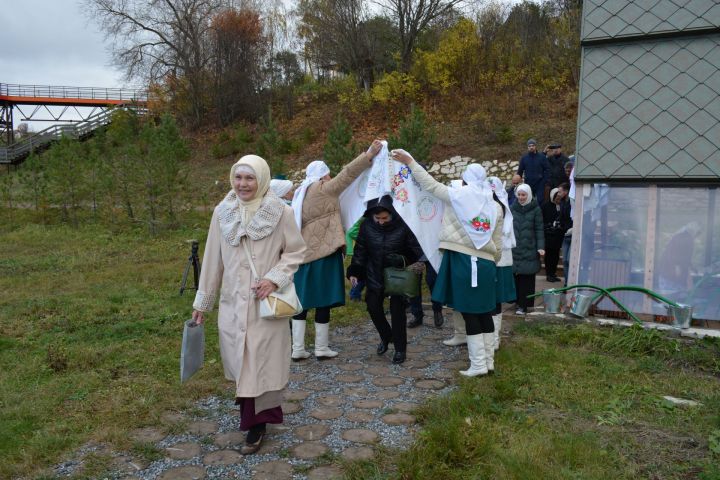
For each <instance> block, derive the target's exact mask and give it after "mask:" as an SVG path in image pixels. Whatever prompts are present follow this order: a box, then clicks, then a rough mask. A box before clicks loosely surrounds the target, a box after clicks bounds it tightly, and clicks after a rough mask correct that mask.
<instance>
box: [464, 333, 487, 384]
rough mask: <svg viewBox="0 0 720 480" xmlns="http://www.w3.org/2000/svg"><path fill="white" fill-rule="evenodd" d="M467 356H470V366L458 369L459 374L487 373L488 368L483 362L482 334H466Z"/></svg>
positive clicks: (472, 375) (468, 375)
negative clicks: (465, 368)
mask: <svg viewBox="0 0 720 480" xmlns="http://www.w3.org/2000/svg"><path fill="white" fill-rule="evenodd" d="M467 347H468V357H469V358H470V368H469V369H467V370H460V375H465V376H466V377H477V376H478V375H487V373H488V369H487V365H486V363H485V356H486V353H485V344H484V343H483V334H482V333H479V334H477V335H467Z"/></svg>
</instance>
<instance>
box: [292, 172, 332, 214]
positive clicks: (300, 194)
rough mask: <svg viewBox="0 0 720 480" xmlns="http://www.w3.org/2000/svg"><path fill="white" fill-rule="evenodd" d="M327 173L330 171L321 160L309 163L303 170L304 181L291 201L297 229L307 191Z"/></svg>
mask: <svg viewBox="0 0 720 480" xmlns="http://www.w3.org/2000/svg"><path fill="white" fill-rule="evenodd" d="M329 173H330V169H329V168H328V166H327V165H326V164H325V162H323V161H322V160H315V161H314V162H310V165H308V166H307V168H306V169H305V180H303V181H302V183H301V184H300V186H299V187H298V189H297V190H295V194H294V195H293V200H292V209H293V210H294V211H295V223H297V226H298V228H302V207H303V202H304V201H305V194H306V193H307V189H308V188H309V187H310V185H312V184H313V183H315V182H317V181H319V180H320V179H321V178H323V177H324V176H325V175H328V174H329Z"/></svg>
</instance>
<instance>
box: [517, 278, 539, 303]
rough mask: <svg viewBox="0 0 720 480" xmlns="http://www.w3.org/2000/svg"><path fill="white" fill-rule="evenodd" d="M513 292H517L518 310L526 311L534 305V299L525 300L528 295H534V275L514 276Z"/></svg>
mask: <svg viewBox="0 0 720 480" xmlns="http://www.w3.org/2000/svg"><path fill="white" fill-rule="evenodd" d="M515 291H516V292H517V304H518V308H521V309H523V310H524V311H527V309H528V308H529V307H532V306H534V305H535V299H534V298H527V296H528V295H532V294H533V293H535V274H534V273H533V274H532V275H520V274H516V275H515Z"/></svg>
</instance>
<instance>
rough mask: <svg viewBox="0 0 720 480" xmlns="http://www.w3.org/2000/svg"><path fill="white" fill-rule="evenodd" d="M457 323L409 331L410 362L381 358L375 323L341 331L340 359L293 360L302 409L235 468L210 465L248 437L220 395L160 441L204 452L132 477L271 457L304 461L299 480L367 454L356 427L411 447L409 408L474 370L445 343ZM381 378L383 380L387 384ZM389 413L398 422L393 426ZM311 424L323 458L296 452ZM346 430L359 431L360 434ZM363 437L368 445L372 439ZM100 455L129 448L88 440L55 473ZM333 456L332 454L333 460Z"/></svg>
mask: <svg viewBox="0 0 720 480" xmlns="http://www.w3.org/2000/svg"><path fill="white" fill-rule="evenodd" d="M451 323H452V322H446V324H445V326H444V328H443V329H442V330H440V329H435V328H433V327H432V326H427V325H425V326H422V327H419V328H416V329H409V330H408V360H407V361H406V363H405V364H404V365H393V364H392V363H391V359H392V353H393V352H392V348H391V349H390V350H389V351H388V352H387V353H386V354H385V355H382V356H378V355H376V353H375V348H376V344H377V333H376V332H375V329H374V327H373V326H372V324H370V322H368V323H367V324H365V325H355V326H352V327H345V328H342V329H337V330H334V331H333V332H332V333H331V339H330V346H331V348H334V349H336V350H337V351H339V352H340V355H339V356H338V357H336V358H334V359H332V360H327V361H322V362H321V361H317V360H315V359H314V358H310V359H308V360H306V361H303V362H292V364H291V366H290V371H291V375H290V382H289V383H288V387H287V391H288V392H289V399H291V402H290V403H292V404H296V405H297V406H298V407H301V408H300V409H299V411H297V412H295V413H288V412H286V414H285V422H284V424H283V425H269V426H268V435H267V437H266V440H265V444H264V445H263V447H262V448H261V450H260V451H259V452H258V453H256V454H254V455H248V456H244V457H242V456H239V455H238V456H237V457H236V458H237V459H238V463H232V464H229V465H225V464H222V462H218V464H213V462H206V463H210V464H209V465H205V464H204V463H203V459H204V458H205V457H206V456H207V455H208V454H210V453H213V452H219V453H217V454H215V455H214V456H218V455H221V454H222V452H220V451H221V450H231V449H239V448H240V446H241V444H235V442H236V441H237V440H242V437H240V436H236V435H232V434H231V433H232V432H238V431H239V426H240V418H239V415H238V407H236V406H235V404H234V400H233V399H231V398H221V397H216V396H213V397H208V398H205V399H203V400H201V401H199V402H197V403H196V404H195V405H194V408H192V409H191V411H192V413H193V415H194V416H190V414H185V415H184V417H183V418H184V420H186V421H187V425H188V428H187V430H186V431H185V432H184V433H182V434H178V435H167V436H165V437H164V438H162V439H161V440H159V441H157V442H154V443H153V445H154V446H155V447H156V448H158V449H159V450H160V451H161V452H166V450H165V449H167V448H170V449H173V448H179V447H174V446H175V445H179V446H182V445H183V444H187V443H194V444H197V445H199V446H200V452H199V454H198V455H197V456H195V457H193V458H188V459H172V458H169V457H165V458H162V459H160V460H157V461H154V462H152V463H150V464H149V465H148V464H147V463H143V462H141V461H140V462H137V464H138V465H140V466H141V467H142V469H141V470H139V471H136V472H133V475H134V476H135V477H136V478H139V479H141V480H158V479H159V478H160V477H161V476H162V474H163V473H165V472H167V471H168V470H170V469H173V468H178V467H191V466H194V467H199V468H202V469H204V471H205V478H207V479H227V478H252V474H253V471H254V470H255V469H256V468H257V467H258V466H259V468H260V471H261V472H262V471H266V470H267V469H268V468H271V467H277V465H279V463H278V464H268V462H283V463H285V464H289V465H290V466H292V467H299V466H302V467H303V468H302V469H301V470H302V471H303V473H293V474H292V478H293V479H295V480H305V479H307V478H308V475H309V473H308V472H310V471H311V469H310V467H314V466H316V465H320V464H327V463H328V462H329V461H331V460H332V457H333V456H340V455H341V454H342V453H343V452H349V453H353V452H361V453H362V455H364V456H367V454H368V448H372V446H371V445H367V443H362V442H361V441H351V440H347V439H346V438H354V439H358V436H357V432H358V431H365V430H369V431H371V432H374V433H375V434H377V444H379V445H383V446H385V447H389V448H393V449H405V448H408V447H409V446H410V445H411V444H412V442H413V440H414V434H415V432H416V431H417V430H418V428H419V426H418V425H417V424H416V423H414V422H413V421H412V420H413V417H412V416H410V415H407V414H406V413H407V412H408V411H410V410H412V406H413V405H415V404H417V405H420V404H422V402H423V401H424V400H425V399H428V398H433V397H436V396H439V395H446V394H447V393H448V392H450V391H451V390H453V389H454V388H456V387H455V386H454V385H453V384H454V381H453V378H454V376H455V374H456V373H455V370H457V368H456V365H459V364H460V363H463V368H467V365H465V362H467V352H466V350H465V349H464V348H458V347H447V346H445V345H443V344H442V339H443V338H446V337H449V336H450V335H451V334H452V325H451ZM448 364H451V366H450V367H449V366H448ZM388 378H394V379H396V380H394V381H391V382H387V381H380V382H378V379H388ZM376 383H380V386H378V385H376ZM386 383H392V384H393V385H385V384H386ZM394 383H397V385H394ZM418 384H419V385H418ZM422 387H425V388H422ZM287 401H288V399H286V402H287ZM328 409H337V410H338V411H339V412H340V416H339V417H337V418H333V419H328V420H318V419H317V418H313V417H312V416H311V414H312V413H313V412H316V411H318V410H328ZM388 416H389V417H388ZM388 418H390V419H391V420H392V421H390V422H389V423H388ZM383 420H385V421H383ZM310 425H320V426H321V427H317V428H318V429H319V431H322V433H323V435H322V436H321V438H317V439H316V440H315V439H314V438H313V437H312V436H311V438H312V440H311V441H312V442H313V443H317V444H319V445H322V446H323V447H326V448H327V453H326V454H324V455H322V456H321V457H320V459H319V460H318V459H303V458H298V457H296V456H295V455H293V451H302V448H300V449H298V448H297V447H298V446H299V445H300V444H302V443H307V442H308V440H310V438H308V429H309V428H310V429H311V430H312V427H308V426H310ZM301 427H303V428H301ZM296 431H297V433H296ZM347 432H355V433H356V435H353V434H352V433H351V434H348V433H347ZM325 433H326V434H325ZM344 437H345V438H344ZM364 441H366V442H367V439H365V440H364ZM320 450H322V449H321V448H319V447H318V451H320ZM170 451H176V450H170ZM98 452H104V453H106V454H107V453H110V454H112V455H113V456H114V457H117V458H120V457H122V458H125V457H127V456H129V455H130V454H128V453H127V452H109V449H108V448H107V447H105V446H102V445H90V444H89V445H87V446H85V447H83V448H81V449H79V450H77V451H76V452H75V454H74V455H73V458H72V459H71V460H68V461H66V462H64V463H62V464H59V465H57V466H56V467H55V469H54V473H55V475H56V476H57V477H68V476H71V475H73V474H76V473H78V472H79V470H80V469H81V467H82V463H83V458H84V457H85V456H86V455H88V454H91V453H95V454H97V453H98ZM329 454H332V456H330V457H328V455H329ZM345 455H348V453H346V454H345ZM176 456H179V455H176ZM210 458H214V457H210ZM323 459H324V460H323ZM187 470H188V471H194V469H187ZM127 474H128V472H127V471H126V470H125V471H120V470H118V471H116V472H113V473H112V474H111V475H110V476H109V477H108V478H111V479H113V480H114V479H120V478H123V477H125V476H127Z"/></svg>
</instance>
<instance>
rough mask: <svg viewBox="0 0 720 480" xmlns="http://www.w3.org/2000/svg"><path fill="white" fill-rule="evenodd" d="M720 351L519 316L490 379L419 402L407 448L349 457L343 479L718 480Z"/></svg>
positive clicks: (466, 383) (630, 332) (476, 380)
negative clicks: (415, 430)
mask: <svg viewBox="0 0 720 480" xmlns="http://www.w3.org/2000/svg"><path fill="white" fill-rule="evenodd" d="M609 346H613V348H609ZM718 348H720V345H719V344H718V343H717V342H700V343H699V344H687V345H685V344H678V343H677V341H675V340H667V339H665V338H664V337H660V336H654V335H653V334H646V333H642V330H641V331H637V330H628V329H626V330H602V329H598V328H594V327H589V326H573V327H565V326H542V325H528V324H524V325H520V326H518V327H517V328H516V335H515V336H514V337H513V340H512V341H510V342H505V343H504V344H503V347H502V348H501V350H500V351H499V353H498V354H497V356H496V360H495V361H496V368H497V371H498V373H497V374H496V375H495V376H493V377H486V378H474V379H460V380H459V382H460V385H459V389H458V390H457V391H456V392H454V393H452V394H450V395H448V396H446V397H441V398H437V399H435V400H433V401H430V402H429V403H427V404H426V405H424V406H423V407H422V408H421V409H420V410H419V412H418V414H419V418H420V421H421V423H422V424H423V429H422V431H421V432H420V433H419V435H418V438H417V439H416V441H415V443H414V445H413V446H412V448H410V450H409V451H406V452H394V453H391V454H388V453H386V454H384V455H383V456H377V457H376V460H375V461H373V462H359V463H357V464H351V465H349V466H348V467H346V473H347V478H351V479H355V478H399V479H435V478H443V479H470V478H478V479H479V478H493V479H525V478H527V479H530V478H533V479H535V478H543V479H545V478H547V479H607V478H627V479H630V478H663V479H666V478H678V479H679V478H705V479H718V478H719V477H718V473H719V471H718V468H717V466H715V465H717V463H718V462H720V453H718V451H715V450H716V449H717V450H719V451H720V381H719V380H718V376H717V374H718V371H717V370H716V367H717V364H716V363H714V362H713V360H715V361H717V358H718V357H717V355H718ZM713 355H715V357H714V358H713V357H712V356H713ZM664 395H672V396H676V397H682V398H689V399H693V400H696V401H699V402H701V403H702V404H703V405H702V406H701V407H696V408H687V407H677V406H674V405H672V404H671V403H669V402H667V401H665V400H663V399H662V397H663V396H664ZM388 456H389V457H390V459H388Z"/></svg>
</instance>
